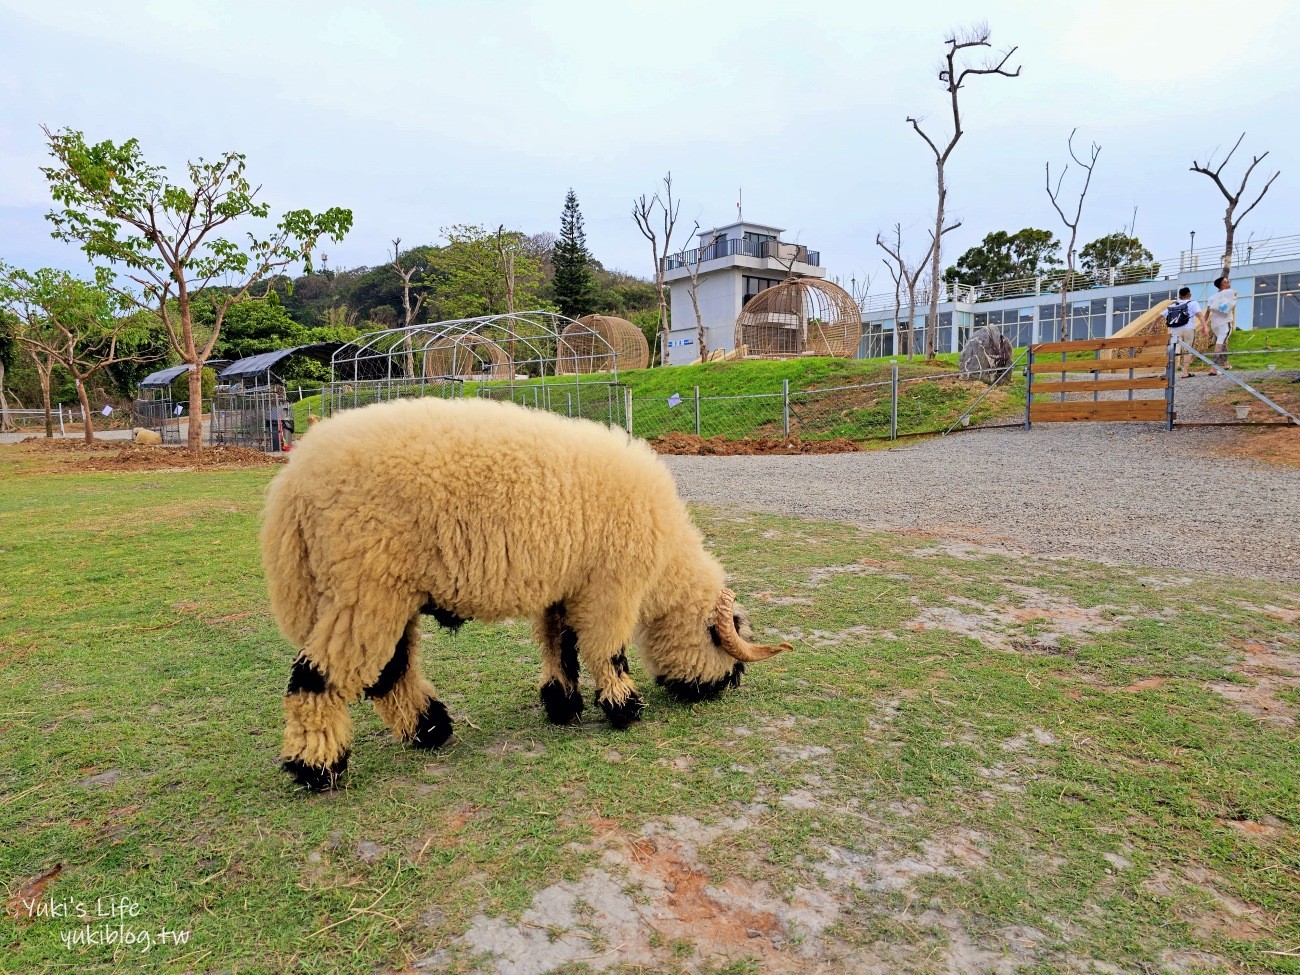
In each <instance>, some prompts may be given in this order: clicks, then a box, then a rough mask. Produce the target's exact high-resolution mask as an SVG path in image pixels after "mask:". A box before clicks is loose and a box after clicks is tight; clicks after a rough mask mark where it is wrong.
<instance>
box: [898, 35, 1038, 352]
mask: <svg viewBox="0 0 1300 975" xmlns="http://www.w3.org/2000/svg"><path fill="white" fill-rule="evenodd" d="M991 36H992V35H991V33H990V31H989V26H988V24H986V23H980V24H976V25H974V26H972V27H970V28H967V29H966V30H963V31H954V32H953V33H952V35H951V36H949V37H948V38H947V39H946V40H945V43H946V44H947V45H948V51H947V53H946V54H945V55H944V60H943V63H942V64H941V65H940V66H939V70H938V75H939V81H941V82H942V83H943V85H944V87H945V88H946V89H947V91H948V99H949V102H950V103H951V106H952V137H951V138H950V139H949V140H948V143H947V144H946V145H945V146H944V147H943V148H942V149H940V148H939V146H938V144H937V143H936V142H935V141H934V140H933V139H932V138H930V136H928V135H926V133H925V132H924V130H922V128H921V124H920V122H919V120H917V119H916V118H914V117H912V116H910V115H909V116H908V117H907V121H908V122H910V123H911V125H912V128H913V129H915V130H916V134H917V135H919V136H920V137H921V138H922V139H924V140H925V144H926V145H928V146H929V147H930V150H931V151H932V152H933V153H934V170H935V182H936V185H937V188H938V205H937V206H936V207H935V211H934V237H935V239H936V241H941V240H942V238H943V235H944V234H945V233H947V232H948V231H947V230H945V229H944V216H945V213H946V208H947V203H948V183H947V179H946V173H945V167H946V166H947V165H948V159H949V157H951V156H952V151H953V150H954V149H955V148H956V147H957V143H958V141H960V139H961V137H962V135H963V132H964V130H963V129H962V127H961V109H960V107H959V105H958V101H957V92H959V91H960V90H961V88H962V85H963V83H964V82H965V81H966V79H967V78H969V77H971V76H974V75H986V74H996V75H1002V76H1003V77H1004V78H1018V77H1020V68H1019V67H1017V68H1016V70H1015V71H1008V70H1007V68H1006V65H1007V61H1009V60H1010V59H1011V55H1013V54H1015V53H1016V50H1017V49H1016V48H1014V47H1013V48H1011V49H1010V50H1009V51H1007V52H1006V53H1005V54H1003V55H1002V57H1001V58H1000V59H999V60H998V61H997V62H996V63H995V62H994V61H993V60H988V61H986V62H985V63H983V64H981V65H979V66H971V65H968V64H962V65H960V66H958V64H957V59H958V55H959V53H960V52H961V51H964V50H966V49H967V48H976V47H992V45H991V44H990V43H989V38H990V37H991ZM949 229H952V228H949ZM941 251H942V245H941V244H940V243H936V244H935V247H934V250H933V251H932V252H931V254H930V276H931V278H932V279H933V280H934V281H936V282H938V281H939V280H941V277H940V274H939V261H940V257H941ZM938 320H939V289H938V287H937V286H936V287H935V288H934V289H933V290H932V292H931V295H930V314H929V318H928V322H929V326H930V327H929V328H928V329H927V330H926V357H927V358H934V336H935V332H936V331H937V329H936V328H935V327H934V326H935V325H936V324H937V323H938Z"/></svg>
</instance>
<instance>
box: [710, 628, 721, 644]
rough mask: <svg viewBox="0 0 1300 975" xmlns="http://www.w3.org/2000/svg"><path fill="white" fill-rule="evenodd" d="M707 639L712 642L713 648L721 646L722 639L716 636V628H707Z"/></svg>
mask: <svg viewBox="0 0 1300 975" xmlns="http://www.w3.org/2000/svg"><path fill="white" fill-rule="evenodd" d="M709 639H710V640H712V641H713V645H714V646H715V647H720V646H722V637H720V636H718V628H717V627H716V626H710V627H709Z"/></svg>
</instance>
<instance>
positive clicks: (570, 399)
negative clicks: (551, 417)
mask: <svg viewBox="0 0 1300 975" xmlns="http://www.w3.org/2000/svg"><path fill="white" fill-rule="evenodd" d="M564 397H565V399H567V400H568V401H569V407H568V409H569V416H570V417H572V416H573V393H571V392H568V391H566V392H565V394H564Z"/></svg>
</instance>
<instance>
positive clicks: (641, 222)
mask: <svg viewBox="0 0 1300 975" xmlns="http://www.w3.org/2000/svg"><path fill="white" fill-rule="evenodd" d="M664 195H665V197H666V198H667V200H666V202H665V199H664V198H661V197H660V196H659V194H658V193H656V194H655V195H654V196H653V197H650V198H649V199H646V196H645V194H644V193H643V194H641V196H640V197H638V198H637V199H635V200H633V201H632V219H633V220H635V221H636V226H637V229H638V230H640V231H641V236H642V237H644V238H645V239H646V240H648V241H650V252H651V254H652V255H653V256H654V262H655V289H656V290H657V291H658V292H659V342H660V346H659V348H660V352H659V361H660V362H661V363H662V362H665V361H667V359H668V294H667V288H666V287H665V285H664V265H665V264H666V263H667V261H668V254H669V252H670V250H671V247H672V238H673V228H674V227H675V226H676V225H677V212H678V211H679V210H680V209H681V207H682V204H681V201H680V200H678V201H677V202H674V201H673V174H672V173H668V174H667V175H665V176H664ZM656 210H658V211H659V214H660V219H659V223H660V226H661V227H662V232H663V239H662V241H661V240H660V238H659V233H660V231H659V230H658V229H656V227H655V222H656V221H655V211H656Z"/></svg>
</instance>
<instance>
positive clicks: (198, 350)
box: [42, 129, 352, 450]
mask: <svg viewBox="0 0 1300 975" xmlns="http://www.w3.org/2000/svg"><path fill="white" fill-rule="evenodd" d="M45 135H46V138H47V140H48V143H49V148H50V153H51V155H53V156H54V158H55V160H56V163H57V165H55V166H51V167H48V168H45V169H43V170H42V172H44V174H45V176H46V179H48V180H49V184H50V192H51V194H52V195H53V197H54V199H55V201H56V202H57V203H59V204H61V205H62V207H63V209H61V210H54V211H52V212H51V213H50V214H49V215H48V218H49V220H50V221H51V222H52V223H53V225H54V236H55V237H57V238H59V239H61V240H66V241H70V242H74V243H77V244H80V245H81V248H82V250H83V251H85V253H86V255H87V256H88V257H89V258H90V259H91V260H92V261H96V262H102V263H101V264H100V266H101V268H102V267H103V265H108V266H112V267H115V268H120V269H122V270H124V271H125V273H126V275H127V277H128V278H129V280H130V281H132V282H133V283H134V285H135V286H137V287H138V288H139V289H140V292H139V293H138V294H137V293H136V292H134V291H131V290H128V289H127V288H119V287H117V285H116V284H115V283H114V284H113V285H112V286H113V287H114V288H115V289H116V290H117V293H118V294H119V295H121V296H122V297H123V298H124V299H126V300H129V301H131V302H133V303H135V304H137V305H138V306H140V307H143V308H152V309H156V311H157V313H158V316H159V318H160V319H161V320H162V323H163V327H164V328H165V329H166V331H167V336H168V339H169V340H170V342H171V344H172V348H173V350H174V351H175V353H176V354H177V356H179V357H180V361H181V362H183V363H185V364H187V365H189V366H191V367H192V368H191V369H190V374H189V375H190V402H191V403H192V404H201V403H202V379H201V376H202V373H201V369H202V366H203V364H204V363H205V362H207V361H208V358H209V357H210V356H211V355H212V352H213V349H214V348H215V347H216V343H217V341H218V340H219V338H220V336H221V327H222V324H223V323H224V320H225V317H226V315H227V313H228V312H229V311H230V309H231V308H232V307H234V306H235V305H237V304H238V303H239V302H241V301H243V300H244V299H245V298H247V297H249V296H250V294H252V292H253V290H254V289H255V288H257V287H258V286H260V285H264V284H268V283H269V279H270V278H272V277H273V276H275V275H277V274H280V273H282V272H283V270H284V269H285V268H288V267H290V266H292V265H295V264H298V263H305V265H306V267H307V270H308V271H310V270H311V257H312V253H313V252H314V251H315V249H316V247H317V245H318V243H319V242H320V240H321V238H322V237H328V238H330V239H331V240H335V241H337V240H340V239H342V237H343V235H344V234H346V233H347V231H348V230H349V229H350V228H351V227H352V211H351V210H345V209H341V208H339V207H332V208H331V209H329V210H326V211H324V212H323V213H312V212H311V211H309V210H290V211H288V212H286V213H285V214H284V216H283V217H282V218H281V219H280V222H279V223H278V224H277V225H276V226H275V228H274V230H273V231H272V232H271V233H270V234H269V235H268V236H265V237H259V236H257V235H256V234H255V233H253V232H251V231H249V232H247V240H246V241H245V242H243V243H240V242H237V241H236V240H234V239H232V238H231V237H223V236H221V233H223V232H224V229H223V228H226V227H227V225H231V227H232V228H233V226H234V225H235V224H236V223H238V222H239V221H245V223H247V222H248V221H250V220H251V221H260V220H264V219H266V218H267V217H268V216H269V214H270V207H269V205H267V204H266V203H263V202H260V201H259V200H258V199H257V197H258V194H259V192H260V190H261V187H260V186H259V187H254V186H253V185H252V184H251V183H249V181H248V179H247V178H246V177H245V176H244V169H245V162H244V156H243V155H242V154H240V153H237V152H227V153H225V154H224V155H222V156H221V157H220V158H218V159H217V160H216V161H215V162H207V161H205V160H203V159H199V160H198V161H197V162H191V163H189V164H188V165H187V167H186V169H187V176H188V180H187V183H188V185H185V184H182V183H181V182H176V183H173V182H171V180H170V179H169V178H168V176H167V173H166V170H165V169H164V168H163V167H161V166H154V165H150V164H149V163H148V162H147V161H146V160H145V158H144V156H143V155H142V154H141V152H140V147H139V143H138V142H137V141H136V140H135V139H128V140H127V141H126V142H123V143H121V144H120V145H117V144H114V143H112V142H110V141H104V142H100V143H96V144H94V145H91V144H89V143H87V142H86V140H85V137H84V136H83V135H82V133H80V132H77V131H74V130H72V129H64V130H63V131H61V132H57V133H55V132H51V131H50V130H49V129H46V130H45ZM123 231H125V233H123ZM241 236H244V235H241ZM209 291H210V292H211V296H212V297H213V298H214V299H215V300H214V305H215V314H214V316H213V322H212V328H211V333H210V334H209V335H208V336H207V339H206V341H200V340H199V339H198V337H197V336H196V334H195V328H194V303H195V301H196V299H198V298H199V297H200V296H203V295H204V294H205V292H209ZM192 415H193V416H199V415H201V414H200V408H195V409H193V410H192ZM202 442H203V441H202V429H201V424H200V423H197V422H192V423H190V425H189V446H190V448H191V449H192V450H198V449H200V447H201V446H202Z"/></svg>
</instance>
